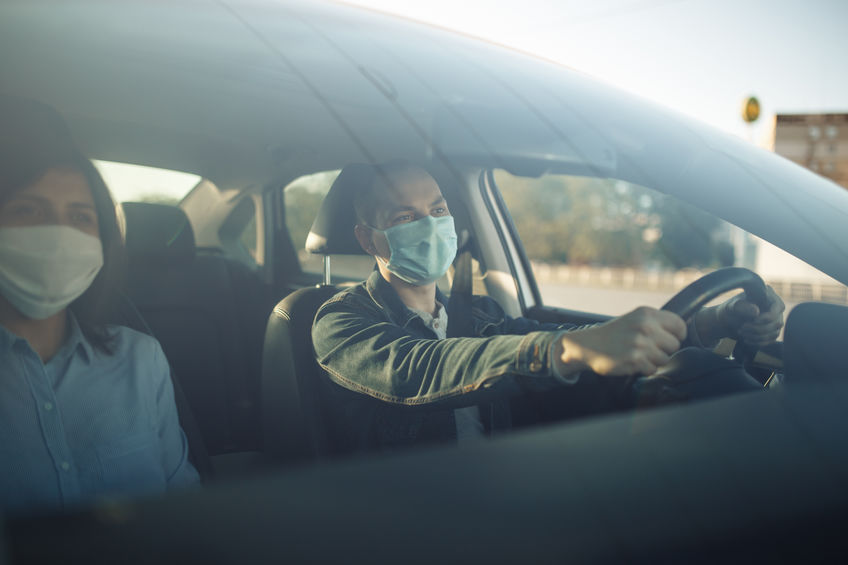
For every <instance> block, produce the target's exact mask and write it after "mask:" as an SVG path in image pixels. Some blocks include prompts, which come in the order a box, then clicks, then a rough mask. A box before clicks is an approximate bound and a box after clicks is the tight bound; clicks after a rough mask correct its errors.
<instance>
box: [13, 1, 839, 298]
mask: <svg viewBox="0 0 848 565" xmlns="http://www.w3.org/2000/svg"><path fill="white" fill-rule="evenodd" d="M0 14H2V17H0V81H2V84H3V85H4V88H5V89H8V90H10V91H11V92H12V93H17V94H23V95H26V96H32V97H35V98H39V99H42V100H43V101H45V102H47V103H49V104H51V105H53V106H55V107H56V108H57V109H58V110H59V111H60V112H61V113H62V114H63V115H64V116H65V117H66V118H67V120H68V121H69V123H70V125H71V128H72V130H73V131H74V133H75V135H76V136H77V138H78V139H79V140H80V143H81V145H82V146H83V148H84V150H85V151H86V152H87V154H88V155H90V156H91V157H93V158H98V159H105V160H113V161H126V162H132V163H137V164H143V165H151V166H156V167H161V168H168V169H176V170H181V171H186V172H191V173H196V174H199V175H201V176H203V177H206V178H209V179H211V180H212V181H214V182H215V183H216V184H217V185H218V186H219V187H220V188H222V189H233V188H235V189H240V190H243V189H246V188H250V187H253V188H254V189H256V188H257V187H259V189H261V188H264V187H267V186H275V185H279V184H281V183H284V182H286V181H288V180H292V179H294V178H296V177H298V176H300V175H303V174H308V173H311V172H316V171H321V170H331V169H337V168H340V167H341V166H343V165H344V164H346V163H349V162H357V161H364V162H380V161H385V160H388V159H392V158H398V157H401V158H407V159H410V160H413V161H416V162H420V163H423V164H426V163H429V164H432V165H433V166H436V167H441V168H443V169H444V170H445V171H446V172H447V174H449V175H453V176H455V177H457V178H459V177H461V176H462V170H463V169H464V168H466V167H472V168H474V167H476V168H481V167H501V168H505V169H508V170H510V171H511V172H514V173H517V174H523V175H534V176H535V175H539V174H542V173H545V172H568V173H572V174H584V175H592V176H601V177H612V178H618V179H623V180H627V181H630V182H635V183H638V184H642V185H645V186H649V187H651V188H654V189H656V190H659V191H661V192H666V193H669V194H674V195H677V196H680V197H682V198H683V199H685V200H687V201H689V202H691V203H693V204H695V205H697V206H699V207H701V208H703V209H705V210H707V211H709V212H711V213H713V214H716V215H717V216H719V217H722V218H723V219H725V220H728V221H730V222H731V223H734V224H736V225H738V226H740V227H742V228H744V229H746V230H748V231H749V232H751V233H754V234H756V235H758V236H760V237H763V238H764V239H766V240H768V241H771V242H772V243H774V244H776V245H777V246H778V247H781V248H783V249H785V250H787V251H789V252H790V253H793V254H795V255H797V256H799V257H802V258H803V259H804V260H805V261H807V262H808V263H810V264H811V265H813V266H815V267H817V268H819V269H821V270H822V271H824V272H825V273H827V274H829V275H831V276H833V277H834V278H836V279H838V280H840V281H842V282H848V204H846V201H847V200H848V199H847V198H846V194H845V191H844V190H843V189H841V188H840V187H838V186H836V185H835V184H834V183H832V182H829V181H827V180H824V179H822V178H821V177H818V176H817V175H815V174H813V173H811V172H809V171H806V170H805V169H803V168H801V167H799V166H797V165H794V164H792V163H790V162H789V161H787V160H785V159H782V158H780V157H777V156H775V155H773V154H771V153H769V152H767V151H764V150H760V149H757V148H754V147H752V146H751V145H750V144H748V143H746V142H744V141H742V140H740V139H738V138H735V137H733V136H730V135H727V134H724V133H721V132H718V131H716V130H714V129H712V128H709V127H707V126H704V125H703V124H699V123H697V122H696V121H694V120H691V119H689V118H686V117H684V116H681V115H678V114H676V113H674V112H672V111H669V110H667V109H665V108H662V107H659V106H657V105H655V104H652V103H650V102H648V101H645V100H640V99H637V98H635V97H633V96H631V95H628V94H625V93H622V92H620V91H618V90H615V89H613V88H610V87H608V86H606V85H603V84H600V83H598V82H596V81H593V80H591V79H589V78H588V77H586V76H584V75H582V74H580V73H577V72H574V71H571V70H569V69H567V68H564V67H562V66H559V65H555V64H553V63H551V62H548V61H544V60H541V59H535V58H532V57H529V56H527V55H524V54H521V53H517V52H514V51H510V50H508V49H505V48H503V47H499V46H497V45H493V44H489V43H485V42H480V41H476V40H472V39H470V38H468V37H465V36H462V35H459V34H454V33H448V32H446V31H445V30H441V29H437V28H433V27H429V26H425V25H422V24H418V23H415V22H411V21H407V20H402V19H397V18H395V17H390V16H388V15H385V14H381V13H378V12H373V11H368V10H362V9H359V8H354V7H352V6H347V5H344V4H336V3H329V2H319V1H309V2H305V1H303V2H299V1H280V2H271V1H261V0H252V1H250V0H233V1H230V2H205V1H199V0H181V1H178V2H170V1H166V0H155V1H148V0H122V1H120V2H101V1H95V0H78V1H75V2H63V1H59V0H53V1H44V2H23V1H15V2H11V3H4V4H3V5H2V7H0Z"/></svg>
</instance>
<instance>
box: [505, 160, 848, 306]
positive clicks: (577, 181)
mask: <svg viewBox="0 0 848 565" xmlns="http://www.w3.org/2000/svg"><path fill="white" fill-rule="evenodd" d="M494 176H495V182H496V184H497V186H498V188H499V190H500V192H501V194H502V195H503V198H504V202H505V203H506V205H507V207H508V209H509V211H510V214H511V216H512V218H513V221H514V223H515V225H516V229H517V230H518V234H519V237H520V238H521V241H522V243H523V245H524V248H525V251H526V253H527V256H528V258H529V259H530V261H531V264H532V268H533V274H534V276H535V278H536V281H537V283H538V286H539V290H540V293H541V295H542V301H543V303H544V304H545V305H548V306H556V307H563V308H570V309H574V310H582V311H587V312H594V313H600V314H608V315H619V314H623V313H625V312H627V311H629V310H631V309H633V308H635V307H637V306H641V305H647V306H655V307H659V306H662V305H663V304H664V303H665V302H666V301H667V300H668V298H669V297H671V296H672V295H673V294H674V293H675V292H677V291H678V290H680V289H681V288H683V287H684V286H686V285H687V284H689V283H690V282H692V281H694V280H695V279H697V278H698V277H700V276H702V275H703V274H706V273H707V272H709V271H710V270H713V269H716V268H720V267H725V266H738V267H746V268H749V269H751V270H753V271H755V272H757V273H758V274H760V276H762V277H763V279H764V280H765V281H766V282H767V283H768V284H770V285H771V286H772V287H774V289H775V291H776V292H777V293H778V294H779V295H781V298H782V299H783V300H784V302H786V305H787V308H791V307H792V306H793V305H795V304H797V303H798V302H801V301H805V300H822V301H828V302H836V303H841V304H845V303H848V292H846V287H845V286H844V285H842V284H841V283H839V282H838V281H835V280H834V279H832V278H830V277H828V276H827V275H825V274H823V273H821V272H820V271H818V270H816V269H814V268H813V267H811V266H809V265H807V264H806V263H804V262H803V261H800V260H799V259H797V258H795V257H793V256H791V255H789V254H788V253H786V252H784V251H782V250H781V249H779V248H777V247H775V246H773V245H771V244H769V243H768V242H765V241H763V240H761V239H759V238H757V237H755V236H753V235H751V234H749V233H747V232H745V231H744V230H741V229H739V228H737V227H736V226H734V225H732V224H729V223H727V222H725V221H723V220H721V219H719V218H716V217H715V216H712V215H711V214H709V213H707V212H704V211H703V210H700V209H698V208H696V207H694V206H692V205H689V204H687V203H685V202H682V201H680V200H677V199H676V198H673V197H671V196H668V195H665V194H662V193H659V192H657V191H654V190H652V189H649V188H645V187H643V186H638V185H635V184H631V183H628V182H624V181H619V180H613V179H602V178H590V177H577V176H567V175H548V176H543V177H541V178H525V177H516V176H513V175H510V174H509V173H507V172H505V171H500V170H499V171H495V175H494Z"/></svg>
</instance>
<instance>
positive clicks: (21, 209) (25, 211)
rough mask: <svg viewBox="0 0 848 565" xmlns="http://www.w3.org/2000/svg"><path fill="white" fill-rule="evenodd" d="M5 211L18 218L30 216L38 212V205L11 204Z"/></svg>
mask: <svg viewBox="0 0 848 565" xmlns="http://www.w3.org/2000/svg"><path fill="white" fill-rule="evenodd" d="M7 213H8V214H10V215H12V216H15V217H18V218H32V217H35V216H37V215H38V214H39V213H40V210H39V208H38V206H34V205H32V204H13V205H11V206H10V207H9V208H8V209H7Z"/></svg>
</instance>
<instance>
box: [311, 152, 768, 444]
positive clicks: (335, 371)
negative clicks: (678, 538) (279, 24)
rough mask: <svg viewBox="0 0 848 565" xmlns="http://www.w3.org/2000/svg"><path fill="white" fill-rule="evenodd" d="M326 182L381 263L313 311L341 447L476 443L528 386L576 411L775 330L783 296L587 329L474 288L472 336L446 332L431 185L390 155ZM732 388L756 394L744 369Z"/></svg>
mask: <svg viewBox="0 0 848 565" xmlns="http://www.w3.org/2000/svg"><path fill="white" fill-rule="evenodd" d="M335 188H338V189H340V190H349V191H351V192H353V195H354V197H353V198H354V204H355V208H356V214H357V218H358V224H357V225H356V226H355V228H354V235H355V236H356V238H357V240H358V242H359V244H360V246H361V247H362V249H363V250H365V252H366V253H368V254H370V255H372V256H373V257H374V258H375V260H376V262H377V269H376V270H375V271H374V272H373V273H372V274H371V276H370V277H369V278H368V280H366V281H365V282H363V283H361V284H359V285H357V286H354V287H352V288H350V289H346V290H344V291H342V292H340V293H339V294H337V295H336V296H334V297H333V298H331V299H330V300H328V301H327V302H326V303H324V304H323V305H322V306H321V308H320V309H319V310H318V313H317V315H316V317H315V323H314V325H313V329H312V339H313V345H314V348H315V354H316V359H317V361H318V363H319V364H320V365H321V367H322V368H323V369H324V370H325V373H326V375H327V377H328V378H327V379H325V380H324V381H323V382H322V387H323V397H324V404H325V407H326V408H327V410H326V411H325V414H326V415H327V417H328V418H327V419H328V432H329V434H330V435H331V437H332V443H333V445H334V448H335V449H337V450H340V451H342V452H355V451H369V450H385V449H394V448H399V447H405V446H411V445H417V444H421V443H426V442H456V441H459V442H464V441H466V440H474V439H476V438H481V437H485V436H487V435H490V434H492V433H493V432H496V431H498V430H502V429H507V428H509V427H510V426H511V412H510V407H509V398H510V397H511V396H513V395H516V394H519V393H522V392H524V391H536V392H543V393H547V392H553V391H554V390H557V391H558V394H559V396H558V397H557V398H558V399H560V398H561V399H562V400H563V401H564V402H566V403H568V402H570V403H571V404H570V405H573V406H574V407H575V408H576V409H578V410H584V411H585V410H588V411H589V412H592V411H606V410H610V409H614V408H615V405H616V404H617V403H618V402H619V399H618V398H617V397H616V395H618V394H619V393H620V392H621V391H622V390H624V391H626V390H628V389H627V388H626V387H624V386H623V385H624V383H625V382H626V381H625V378H626V377H630V376H633V375H638V374H642V375H651V374H653V373H654V372H655V371H656V370H657V369H658V368H659V367H662V366H663V365H665V364H666V363H668V361H669V359H670V356H671V355H672V354H673V353H675V352H676V351H677V350H678V349H679V348H680V347H681V345H695V346H700V345H702V343H711V342H714V341H717V340H718V339H719V338H720V337H723V336H725V335H731V334H738V335H741V336H744V338H745V339H746V341H749V342H751V343H754V344H758V345H761V344H764V343H768V342H771V341H774V340H775V339H776V338H777V336H778V334H779V331H780V328H781V327H782V325H783V315H782V313H783V308H784V307H783V303H782V302H781V300H780V299H779V298H778V297H777V295H776V294H774V292H773V291H771V290H770V289H769V293H770V297H771V299H772V305H771V308H770V310H769V311H768V312H763V313H760V312H759V310H758V309H757V308H756V306H754V305H753V304H751V303H750V302H748V301H747V300H745V298H744V294H742V295H738V296H735V297H733V298H731V299H729V300H728V301H726V302H725V303H723V304H721V305H719V306H717V307H713V308H705V309H703V310H702V311H701V312H699V313H698V314H697V315H696V316H694V317H693V320H692V321H691V322H690V323H689V324H688V326H687V324H686V323H685V322H684V321H683V320H682V319H681V318H679V317H678V316H677V315H676V314H673V313H670V312H664V311H660V310H656V309H653V308H644V307H643V308H638V309H636V310H634V311H633V312H630V313H628V314H625V315H624V316H621V317H619V318H615V319H613V320H611V321H609V322H607V323H604V324H598V325H594V326H586V327H577V326H574V325H572V324H561V325H557V324H543V323H539V322H537V321H535V320H531V319H527V318H511V317H509V316H506V315H505V314H504V311H503V310H502V309H501V307H500V306H499V305H498V304H497V303H496V302H495V301H494V300H492V299H491V298H488V297H485V296H475V297H473V298H472V308H471V317H472V320H471V327H472V335H470V336H467V337H447V327H448V323H449V320H448V317H447V298H446V297H445V296H444V295H443V294H442V293H441V292H440V291H439V289H438V288H436V284H435V281H436V280H438V279H439V278H440V277H441V276H442V275H444V274H445V272H446V271H447V270H448V268H449V267H450V265H451V263H452V261H453V259H454V256H455V255H456V252H457V237H456V232H455V229H454V223H453V217H452V216H451V214H450V210H449V209H448V205H447V203H446V202H445V199H444V197H443V196H442V193H441V190H440V189H439V186H438V184H436V181H435V180H434V179H433V178H432V177H431V176H430V175H429V174H428V173H427V172H426V171H424V170H423V169H420V168H418V167H415V166H412V165H410V164H408V163H405V162H393V163H389V164H386V165H381V166H377V167H371V166H368V165H351V166H348V167H346V168H345V169H344V170H342V172H341V174H340V175H339V177H338V179H337V180H336V186H334V189H335ZM745 379H750V381H748V380H745ZM652 382H653V381H652ZM619 385H622V386H619ZM741 386H742V388H750V389H752V390H754V389H757V388H761V387H760V385H759V384H758V383H756V381H754V380H753V379H751V378H750V377H747V375H743V383H742V385H741ZM587 404H593V406H592V407H589V408H587V406H586V405H587Z"/></svg>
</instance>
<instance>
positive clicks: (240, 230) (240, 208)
mask: <svg viewBox="0 0 848 565" xmlns="http://www.w3.org/2000/svg"><path fill="white" fill-rule="evenodd" d="M257 215H258V207H257V206H256V202H255V201H254V197H252V196H246V197H244V198H242V199H241V201H240V202H239V203H238V204H237V205H236V206H235V208H233V210H232V211H231V212H230V214H229V216H228V217H227V219H226V220H224V223H223V224H222V225H221V227H220V228H219V230H218V239H219V241H220V242H221V248H222V250H223V252H224V255H226V256H227V257H231V258H233V259H237V260H239V261H241V262H242V263H244V264H246V265H248V266H250V267H257V266H258V265H262V264H263V262H264V257H263V252H262V239H261V237H260V234H259V229H260V225H259V222H258V221H257Z"/></svg>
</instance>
